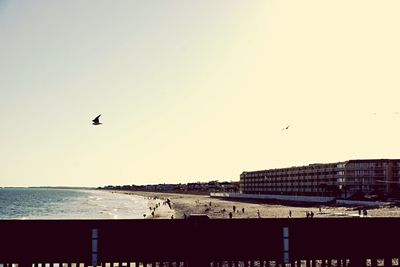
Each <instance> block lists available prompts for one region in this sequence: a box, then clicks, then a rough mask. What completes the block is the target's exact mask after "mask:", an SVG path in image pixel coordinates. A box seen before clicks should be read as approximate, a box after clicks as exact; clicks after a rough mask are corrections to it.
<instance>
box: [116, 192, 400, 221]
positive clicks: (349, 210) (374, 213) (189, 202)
mask: <svg viewBox="0 0 400 267" xmlns="http://www.w3.org/2000/svg"><path fill="white" fill-rule="evenodd" d="M114 192H115V193H121V194H128V195H139V196H142V197H144V198H146V199H147V200H148V205H149V212H148V213H147V214H146V218H150V219H171V218H172V216H173V218H175V219H178V218H184V217H185V215H186V216H188V215H190V214H207V215H208V216H209V217H210V218H212V219H217V218H218V219H221V218H222V219H229V217H230V216H229V213H230V212H231V213H232V218H233V219H238V218H258V217H261V218H288V217H289V212H291V217H292V218H305V217H306V212H313V214H314V217H315V218H318V217H319V218H320V217H359V214H358V209H359V208H362V207H337V206H324V205H321V206H314V207H306V206H291V205H290V204H285V205H282V204H266V203H248V202H239V201H228V200H224V199H218V198H211V197H209V196H208V195H190V194H174V193H160V192H143V191H134V192H133V191H114ZM168 200H169V202H170V206H171V207H170V206H169V205H168V203H166V201H168ZM154 208H155V209H154ZM366 209H367V211H368V215H367V216H368V217H400V208H399V207H390V206H382V207H377V208H366ZM153 211H154V214H152V212H153Z"/></svg>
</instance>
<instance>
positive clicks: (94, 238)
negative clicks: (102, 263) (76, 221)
mask: <svg viewBox="0 0 400 267" xmlns="http://www.w3.org/2000/svg"><path fill="white" fill-rule="evenodd" d="M98 237H99V231H98V229H97V228H93V229H92V257H91V262H92V266H93V267H96V266H97V263H98V255H99V254H98V245H99V244H98Z"/></svg>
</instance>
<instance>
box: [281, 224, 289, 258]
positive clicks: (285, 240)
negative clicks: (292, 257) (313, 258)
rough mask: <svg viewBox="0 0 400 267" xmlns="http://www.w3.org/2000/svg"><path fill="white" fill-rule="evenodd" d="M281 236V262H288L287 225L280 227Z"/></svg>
mask: <svg viewBox="0 0 400 267" xmlns="http://www.w3.org/2000/svg"><path fill="white" fill-rule="evenodd" d="M282 236H283V263H285V264H286V263H289V227H283V228H282Z"/></svg>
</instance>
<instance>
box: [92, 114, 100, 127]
mask: <svg viewBox="0 0 400 267" xmlns="http://www.w3.org/2000/svg"><path fill="white" fill-rule="evenodd" d="M100 116H101V114H100V115H99V116H97V117H96V118H94V120H92V121H93V123H92V124H93V125H100V124H102V123H101V122H100V121H99V118H100Z"/></svg>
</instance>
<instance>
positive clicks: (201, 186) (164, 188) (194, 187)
mask: <svg viewBox="0 0 400 267" xmlns="http://www.w3.org/2000/svg"><path fill="white" fill-rule="evenodd" d="M98 189H106V190H127V191H129V190H132V191H152V192H156V191H158V192H180V193H184V192H190V193H208V192H239V182H219V181H210V182H205V183H201V182H197V183H187V184H154V185H107V186H103V187H98Z"/></svg>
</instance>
